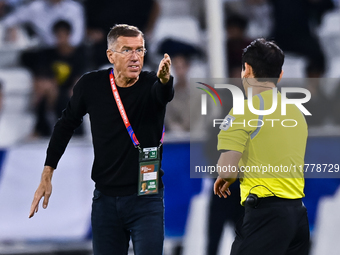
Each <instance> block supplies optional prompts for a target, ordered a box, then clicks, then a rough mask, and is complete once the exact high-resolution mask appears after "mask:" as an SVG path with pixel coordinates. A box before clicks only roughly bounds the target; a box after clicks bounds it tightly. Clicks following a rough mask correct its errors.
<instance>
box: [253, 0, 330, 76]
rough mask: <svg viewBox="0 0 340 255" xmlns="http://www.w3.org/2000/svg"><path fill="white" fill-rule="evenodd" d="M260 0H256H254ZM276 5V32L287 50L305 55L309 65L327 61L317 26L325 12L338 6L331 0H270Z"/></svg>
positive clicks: (322, 63)
mask: <svg viewBox="0 0 340 255" xmlns="http://www.w3.org/2000/svg"><path fill="white" fill-rule="evenodd" d="M253 1H256V0H253ZM269 1H270V3H271V4H272V7H273V19H274V27H273V32H272V36H273V37H274V40H275V41H276V42H277V43H278V45H279V46H280V47H281V48H282V50H283V51H284V52H292V53H296V54H299V55H302V56H304V57H305V58H306V59H307V65H310V64H311V63H312V62H313V63H318V64H319V65H320V66H321V67H322V68H323V69H324V68H325V65H326V61H325V56H324V53H323V50H322V48H321V46H320V43H319V40H318V38H317V35H316V34H315V31H314V30H315V28H316V26H317V25H319V24H320V23H321V19H322V17H323V15H324V14H325V13H326V12H327V11H329V10H331V9H332V8H333V7H334V4H333V2H332V1H331V0H269Z"/></svg>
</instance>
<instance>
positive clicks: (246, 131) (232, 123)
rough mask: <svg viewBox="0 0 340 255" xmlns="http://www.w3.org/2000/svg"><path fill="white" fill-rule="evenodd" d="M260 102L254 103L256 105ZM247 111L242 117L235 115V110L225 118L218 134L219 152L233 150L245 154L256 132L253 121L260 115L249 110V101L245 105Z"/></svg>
mask: <svg viewBox="0 0 340 255" xmlns="http://www.w3.org/2000/svg"><path fill="white" fill-rule="evenodd" d="M256 103H257V104H259V102H256V101H254V104H256ZM244 104H245V105H244V106H245V107H244V109H245V111H244V114H242V115H235V114H234V113H233V109H231V111H230V112H229V114H228V115H227V116H226V117H225V118H224V120H223V122H222V123H221V125H220V132H219V134H218V143H217V150H219V151H220V150H232V151H238V152H241V153H243V152H244V149H245V147H246V145H247V142H248V139H250V135H251V134H252V133H253V132H254V131H255V130H256V128H257V126H256V125H254V122H253V120H256V119H258V115H255V114H253V113H251V112H250V111H249V110H248V105H247V100H245V103H244ZM249 124H250V125H249Z"/></svg>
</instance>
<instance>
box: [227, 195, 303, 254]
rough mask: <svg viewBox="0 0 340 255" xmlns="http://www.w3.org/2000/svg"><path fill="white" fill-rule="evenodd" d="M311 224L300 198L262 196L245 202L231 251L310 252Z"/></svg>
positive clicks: (264, 252) (259, 252) (254, 252)
mask: <svg viewBox="0 0 340 255" xmlns="http://www.w3.org/2000/svg"><path fill="white" fill-rule="evenodd" d="M308 251H309V224H308V217H307V210H306V207H305V206H304V205H303V203H302V200H301V199H282V198H278V197H267V198H260V199H259V203H258V205H257V206H256V207H255V208H254V207H250V206H248V205H247V204H246V205H245V215H244V218H243V220H241V221H239V222H238V224H237V225H236V237H235V241H234V243H233V245H232V249H231V255H248V254H249V255H250V254H251V255H295V254H296V255H307V254H308Z"/></svg>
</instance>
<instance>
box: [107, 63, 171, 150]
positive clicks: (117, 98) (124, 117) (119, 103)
mask: <svg viewBox="0 0 340 255" xmlns="http://www.w3.org/2000/svg"><path fill="white" fill-rule="evenodd" d="M110 83H111V89H112V93H113V97H114V99H115V101H116V104H117V107H118V110H119V113H120V116H121V117H122V120H123V122H124V124H125V127H126V130H127V131H128V133H129V136H130V138H131V141H132V143H133V145H134V146H135V147H136V148H138V149H139V150H140V146H139V145H140V143H139V141H138V139H137V137H136V135H135V132H134V131H133V129H132V127H131V124H130V121H129V118H128V116H127V114H126V111H125V108H124V105H123V102H122V100H121V99H120V96H119V93H118V90H117V86H116V83H115V78H114V76H113V69H112V70H111V72H110ZM164 133H165V128H164V125H163V133H162V138H161V141H160V145H159V146H161V145H162V144H163V140H164Z"/></svg>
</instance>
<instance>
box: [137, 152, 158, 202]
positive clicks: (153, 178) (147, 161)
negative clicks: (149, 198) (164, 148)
mask: <svg viewBox="0 0 340 255" xmlns="http://www.w3.org/2000/svg"><path fill="white" fill-rule="evenodd" d="M159 166H160V159H159V149H158V148H157V147H151V148H143V149H142V151H140V153H139V181H138V195H139V196H141V195H150V194H157V193H158V172H159Z"/></svg>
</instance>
